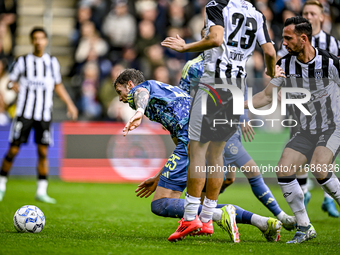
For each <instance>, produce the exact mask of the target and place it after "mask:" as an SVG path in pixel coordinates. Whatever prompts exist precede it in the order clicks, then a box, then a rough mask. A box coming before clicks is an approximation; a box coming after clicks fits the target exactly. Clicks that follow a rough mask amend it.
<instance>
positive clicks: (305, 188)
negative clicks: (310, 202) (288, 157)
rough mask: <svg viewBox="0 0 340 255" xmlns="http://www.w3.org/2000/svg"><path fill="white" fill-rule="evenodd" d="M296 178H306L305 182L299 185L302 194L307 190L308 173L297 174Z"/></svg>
mask: <svg viewBox="0 0 340 255" xmlns="http://www.w3.org/2000/svg"><path fill="white" fill-rule="evenodd" d="M296 178H298V179H305V178H306V184H302V185H300V187H301V189H302V191H303V194H306V193H307V192H308V185H307V180H308V173H305V174H303V175H299V176H297V177H296Z"/></svg>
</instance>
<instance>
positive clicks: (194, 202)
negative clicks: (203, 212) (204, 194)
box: [183, 193, 201, 221]
mask: <svg viewBox="0 0 340 255" xmlns="http://www.w3.org/2000/svg"><path fill="white" fill-rule="evenodd" d="M200 204H201V198H200V197H193V196H190V195H189V194H188V193H185V199H184V215H183V218H184V220H185V221H193V220H194V219H195V218H196V215H197V214H198V208H199V206H200Z"/></svg>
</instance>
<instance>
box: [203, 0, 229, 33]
mask: <svg viewBox="0 0 340 255" xmlns="http://www.w3.org/2000/svg"><path fill="white" fill-rule="evenodd" d="M224 7H225V6H224V5H222V4H220V3H218V2H216V1H210V2H209V3H208V4H207V5H206V6H205V12H206V15H207V18H208V23H209V24H208V26H209V27H210V26H214V25H220V26H222V27H224V18H223V8H224Z"/></svg>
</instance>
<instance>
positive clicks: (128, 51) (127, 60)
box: [119, 47, 140, 69]
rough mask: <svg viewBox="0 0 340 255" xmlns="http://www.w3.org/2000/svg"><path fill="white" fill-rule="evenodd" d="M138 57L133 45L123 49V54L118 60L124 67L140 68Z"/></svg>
mask: <svg viewBox="0 0 340 255" xmlns="http://www.w3.org/2000/svg"><path fill="white" fill-rule="evenodd" d="M139 62H140V61H139V58H138V57H137V52H136V50H135V48H133V47H127V48H124V49H123V56H122V59H121V61H120V62H119V63H120V64H122V65H123V66H125V67H126V68H138V69H140V63H139Z"/></svg>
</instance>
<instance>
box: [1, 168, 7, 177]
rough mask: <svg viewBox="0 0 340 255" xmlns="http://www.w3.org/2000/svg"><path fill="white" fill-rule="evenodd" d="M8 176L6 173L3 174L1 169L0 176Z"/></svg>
mask: <svg viewBox="0 0 340 255" xmlns="http://www.w3.org/2000/svg"><path fill="white" fill-rule="evenodd" d="M7 175H8V172H5V171H4V170H2V169H1V171H0V176H5V177H6V176H7Z"/></svg>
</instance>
